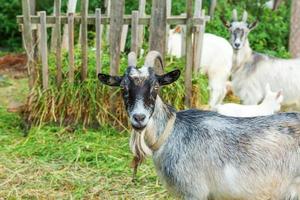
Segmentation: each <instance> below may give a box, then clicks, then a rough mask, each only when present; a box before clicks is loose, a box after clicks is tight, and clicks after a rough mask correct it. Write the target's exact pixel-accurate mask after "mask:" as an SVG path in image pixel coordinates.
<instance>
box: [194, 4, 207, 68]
mask: <svg viewBox="0 0 300 200" xmlns="http://www.w3.org/2000/svg"><path fill="white" fill-rule="evenodd" d="M201 9H202V0H196V1H195V10H194V17H196V18H200V17H201V16H203V13H201ZM203 26H204V25H197V26H195V27H194V64H193V66H194V69H193V70H194V72H196V73H198V71H199V69H200V63H201V55H202V53H201V50H202V39H203V34H204V33H203V32H202V31H201V32H200V29H201V30H203ZM201 34H202V35H201Z"/></svg>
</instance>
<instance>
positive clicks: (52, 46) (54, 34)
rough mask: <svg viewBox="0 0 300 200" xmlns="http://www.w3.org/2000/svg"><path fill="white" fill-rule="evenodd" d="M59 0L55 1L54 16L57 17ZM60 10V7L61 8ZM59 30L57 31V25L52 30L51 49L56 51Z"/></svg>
mask: <svg viewBox="0 0 300 200" xmlns="http://www.w3.org/2000/svg"><path fill="white" fill-rule="evenodd" d="M56 4H57V1H54V8H53V16H55V17H56V12H57V6H56ZM59 10H60V8H59ZM56 33H57V31H56V26H53V27H52V30H51V42H50V51H51V52H55V51H56V40H57V35H56Z"/></svg>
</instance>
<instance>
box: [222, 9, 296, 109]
mask: <svg viewBox="0 0 300 200" xmlns="http://www.w3.org/2000/svg"><path fill="white" fill-rule="evenodd" d="M223 22H224V24H225V26H226V27H227V28H228V29H229V31H230V33H231V39H230V42H231V45H232V47H233V49H234V55H233V67H232V88H233V92H234V94H235V95H237V96H238V97H240V99H241V100H242V103H243V104H248V105H251V104H252V105H253V104H257V103H258V102H260V101H261V100H262V98H263V97H264V87H265V85H266V84H267V83H270V86H271V89H272V90H273V91H279V90H280V89H282V92H283V96H284V100H283V102H282V104H283V106H285V107H289V109H296V110H298V111H299V110H300V109H299V108H300V107H299V106H300V79H299V77H300V59H279V58H275V57H271V56H268V55H264V54H260V53H256V52H253V51H252V49H251V47H250V45H249V41H248V34H249V32H250V31H251V30H253V29H254V28H255V27H256V25H257V21H255V22H253V23H251V24H248V23H247V12H246V11H244V14H243V20H242V21H238V19H237V12H236V10H234V11H233V20H232V22H231V23H228V22H226V21H224V20H223Z"/></svg>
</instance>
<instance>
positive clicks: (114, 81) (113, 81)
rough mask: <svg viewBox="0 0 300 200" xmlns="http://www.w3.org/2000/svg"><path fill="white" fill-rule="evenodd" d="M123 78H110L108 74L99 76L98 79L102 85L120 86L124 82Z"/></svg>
mask: <svg viewBox="0 0 300 200" xmlns="http://www.w3.org/2000/svg"><path fill="white" fill-rule="evenodd" d="M122 78H123V77H121V76H110V75H107V74H101V73H100V74H98V79H99V80H100V82H101V83H103V84H105V85H109V86H120V84H121V81H122Z"/></svg>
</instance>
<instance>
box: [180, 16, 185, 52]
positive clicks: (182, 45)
mask: <svg viewBox="0 0 300 200" xmlns="http://www.w3.org/2000/svg"><path fill="white" fill-rule="evenodd" d="M181 16H183V17H186V14H185V13H182V14H181ZM180 29H181V31H182V34H181V42H182V43H181V57H183V56H185V51H186V43H185V42H186V25H181V26H180Z"/></svg>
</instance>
